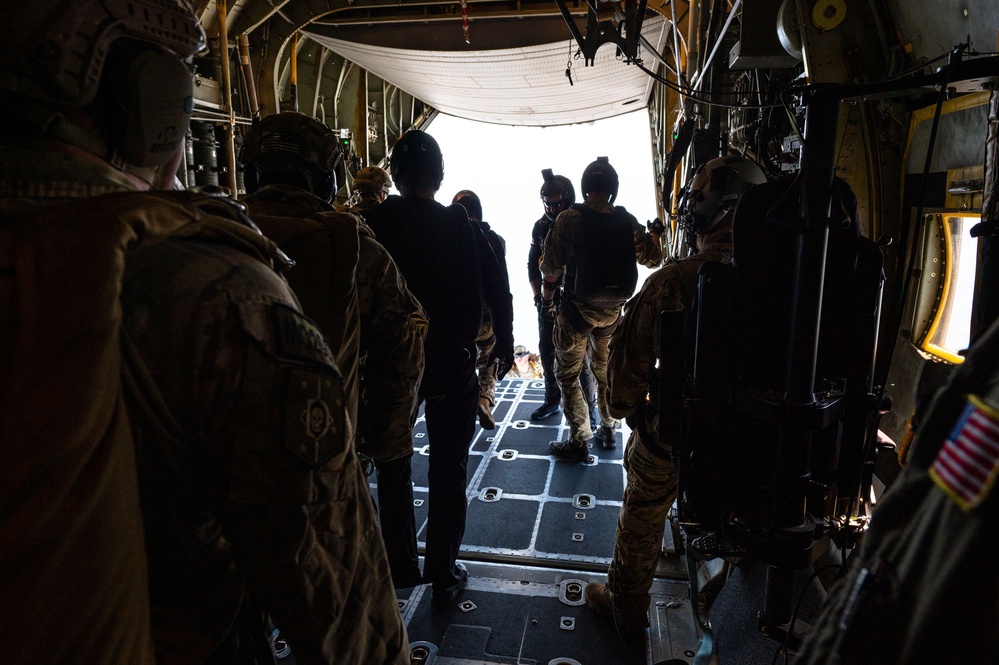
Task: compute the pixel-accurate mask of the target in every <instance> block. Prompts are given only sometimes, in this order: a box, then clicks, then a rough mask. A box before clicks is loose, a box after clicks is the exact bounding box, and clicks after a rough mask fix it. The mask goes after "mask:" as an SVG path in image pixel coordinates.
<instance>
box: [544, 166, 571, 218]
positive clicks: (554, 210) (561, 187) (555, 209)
mask: <svg viewBox="0 0 999 665" xmlns="http://www.w3.org/2000/svg"><path fill="white" fill-rule="evenodd" d="M541 176H542V177H543V178H544V179H545V182H544V184H543V185H541V203H542V204H544V206H545V217H547V218H548V219H549V221H554V220H555V218H556V217H558V216H559V213H561V212H562V211H564V210H568V209H569V206H571V205H572V204H573V203H575V202H576V190H575V189H574V188H573V186H572V181H571V180H569V179H568V178H566V177H565V176H564V175H555V174H553V173H552V170H551V169H543V170H542V171H541Z"/></svg>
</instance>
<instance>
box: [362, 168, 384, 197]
mask: <svg viewBox="0 0 999 665" xmlns="http://www.w3.org/2000/svg"><path fill="white" fill-rule="evenodd" d="M354 189H356V190H357V191H359V192H371V193H373V194H375V193H378V192H384V193H385V194H388V193H389V192H390V191H391V190H392V178H390V177H389V174H388V171H386V170H385V169H383V168H381V167H380V166H366V167H364V168H363V169H361V170H360V171H358V172H357V175H355V176H354Z"/></svg>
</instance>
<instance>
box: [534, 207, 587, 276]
mask: <svg viewBox="0 0 999 665" xmlns="http://www.w3.org/2000/svg"><path fill="white" fill-rule="evenodd" d="M579 216H580V213H579V211H577V210H573V209H571V208H570V209H569V210H566V211H565V212H563V213H562V214H560V215H559V216H558V217H557V218H556V219H555V222H554V223H553V224H552V227H551V229H550V230H549V231H548V236H547V237H545V245H544V248H545V254H544V258H543V259H542V261H541V274H543V275H544V276H545V277H546V278H549V281H555V280H557V279H560V278H561V277H562V273H563V272H565V268H566V266H567V265H568V262H569V247H570V246H571V245H572V238H571V230H572V221H573V220H575V219H577V218H578V217H579Z"/></svg>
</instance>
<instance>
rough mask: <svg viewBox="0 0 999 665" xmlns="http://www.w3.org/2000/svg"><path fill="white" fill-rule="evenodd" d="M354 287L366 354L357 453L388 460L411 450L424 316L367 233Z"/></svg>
mask: <svg viewBox="0 0 999 665" xmlns="http://www.w3.org/2000/svg"><path fill="white" fill-rule="evenodd" d="M357 291H358V298H359V301H360V307H361V353H362V356H364V357H365V360H364V364H363V365H362V367H361V380H362V382H363V386H364V389H363V390H364V395H363V397H362V401H361V411H360V418H359V420H360V425H361V431H362V432H363V434H364V445H363V448H362V450H361V452H363V453H364V454H366V455H369V456H371V457H373V458H374V459H376V460H378V461H383V462H387V461H391V460H394V459H398V458H400V457H403V456H405V455H408V454H410V453H412V452H413V439H412V426H413V421H414V419H415V417H416V408H417V392H418V390H419V387H420V379H421V377H422V376H423V366H424V358H423V342H424V340H425V339H426V336H427V316H426V314H425V313H424V311H423V308H422V307H421V306H420V303H419V302H417V300H416V297H415V296H414V295H413V294H412V293H410V291H409V289H408V288H407V287H406V280H405V278H404V277H403V276H402V273H400V272H399V268H398V267H397V266H396V264H395V261H393V260H392V257H391V256H389V253H388V251H386V250H385V248H384V247H382V245H381V244H379V243H378V242H377V241H376V240H373V239H371V238H362V239H361V255H360V260H359V261H358V266H357Z"/></svg>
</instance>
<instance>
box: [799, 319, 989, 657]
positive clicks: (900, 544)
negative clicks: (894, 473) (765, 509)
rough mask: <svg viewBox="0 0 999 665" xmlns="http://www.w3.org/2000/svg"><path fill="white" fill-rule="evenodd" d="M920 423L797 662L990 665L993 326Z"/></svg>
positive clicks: (935, 398)
mask: <svg viewBox="0 0 999 665" xmlns="http://www.w3.org/2000/svg"><path fill="white" fill-rule="evenodd" d="M919 420H920V425H919V428H918V430H917V431H916V434H915V438H914V439H913V442H912V444H911V446H910V448H909V454H908V459H907V464H906V466H905V468H904V469H903V470H902V472H901V474H900V475H899V477H898V478H897V479H896V480H895V482H894V483H893V484H892V485H891V487H890V488H889V489H888V490H887V491H886V492H885V495H884V496H883V497H882V499H881V501H880V502H879V503H878V505H877V508H875V510H874V513H873V515H872V517H871V524H870V529H869V530H868V532H867V535H866V536H865V538H864V541H863V543H862V544H861V546H860V550H859V551H858V552H857V554H856V555H855V556H853V557H852V558H851V559H850V562H849V570H848V571H847V572H846V573H845V574H843V576H842V577H841V578H840V579H839V580H838V581H837V582H836V584H835V586H834V587H833V588H832V589H831V590H830V592H829V596H828V597H827V598H826V600H825V603H824V604H823V606H822V609H821V610H820V613H819V616H818V617H817V618H816V619H815V620H814V621H813V622H812V631H811V633H810V634H809V635H808V636H807V637H806V639H805V643H804V645H803V647H802V649H801V652H800V654H799V656H798V658H797V659H796V660H795V661H794V662H795V663H798V664H800V665H813V664H819V663H821V664H823V665H846V664H847V663H878V664H879V665H881V664H882V663H884V664H890V663H982V664H983V665H984V664H985V663H994V662H996V655H997V654H999V591H997V590H999V567H997V566H996V562H995V552H996V548H997V547H999V493H997V492H996V491H995V483H996V478H997V476H999V473H997V472H999V323H993V325H992V326H991V327H990V328H989V329H988V331H986V332H985V334H984V335H982V337H981V338H980V339H979V340H978V341H976V342H975V343H974V344H973V345H972V347H971V349H970V350H969V351H968V353H967V355H966V356H965V361H964V362H963V363H962V364H961V365H958V366H957V367H956V368H954V371H953V374H952V375H951V378H950V380H949V381H948V382H947V383H946V385H944V386H943V387H942V388H941V389H939V390H938V391H937V392H936V394H935V395H934V396H933V399H932V401H931V402H930V404H929V406H928V408H927V411H926V413H925V415H923V414H921V415H920V418H919Z"/></svg>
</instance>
